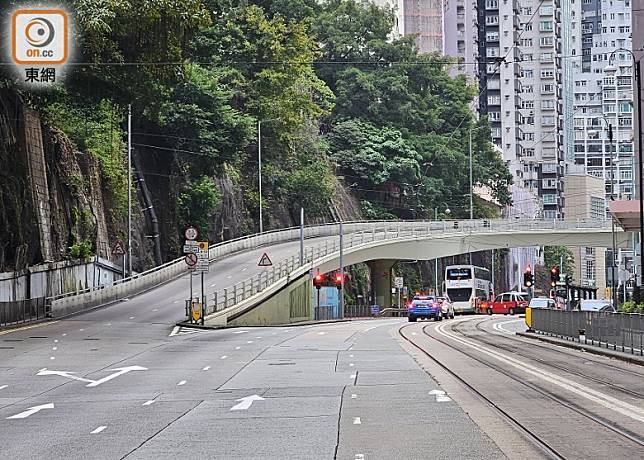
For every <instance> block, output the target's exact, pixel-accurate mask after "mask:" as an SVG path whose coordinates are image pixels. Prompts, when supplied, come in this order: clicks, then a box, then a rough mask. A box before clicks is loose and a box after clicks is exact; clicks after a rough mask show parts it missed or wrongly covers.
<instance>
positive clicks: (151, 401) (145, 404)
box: [142, 399, 154, 406]
mask: <svg viewBox="0 0 644 460" xmlns="http://www.w3.org/2000/svg"><path fill="white" fill-rule="evenodd" d="M152 404H154V399H150V400H149V401H146V402H144V403H143V404H142V406H151V405H152Z"/></svg>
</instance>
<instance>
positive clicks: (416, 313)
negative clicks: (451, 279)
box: [407, 295, 443, 322]
mask: <svg viewBox="0 0 644 460" xmlns="http://www.w3.org/2000/svg"><path fill="white" fill-rule="evenodd" d="M407 318H408V320H409V321H410V322H414V321H416V320H417V319H418V318H421V319H423V318H425V319H430V318H434V319H435V320H436V321H442V320H443V308H442V307H441V305H440V304H439V303H438V300H437V299H436V297H435V296H433V295H417V296H415V297H414V299H413V300H412V301H411V303H410V304H409V306H408V307H407Z"/></svg>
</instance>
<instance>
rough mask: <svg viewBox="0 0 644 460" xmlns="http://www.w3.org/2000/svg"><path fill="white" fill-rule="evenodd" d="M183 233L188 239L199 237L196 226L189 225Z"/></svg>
mask: <svg viewBox="0 0 644 460" xmlns="http://www.w3.org/2000/svg"><path fill="white" fill-rule="evenodd" d="M183 235H184V236H185V237H186V239H187V240H196V239H197V237H198V236H199V232H198V231H197V229H196V228H194V227H188V228H186V231H185V232H183Z"/></svg>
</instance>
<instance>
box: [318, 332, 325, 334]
mask: <svg viewBox="0 0 644 460" xmlns="http://www.w3.org/2000/svg"><path fill="white" fill-rule="evenodd" d="M324 334H326V332H318V335H324Z"/></svg>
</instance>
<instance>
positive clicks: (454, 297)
mask: <svg viewBox="0 0 644 460" xmlns="http://www.w3.org/2000/svg"><path fill="white" fill-rule="evenodd" d="M447 295H449V298H450V300H451V301H452V302H469V300H470V297H471V296H472V288H459V289H448V290H447Z"/></svg>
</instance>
